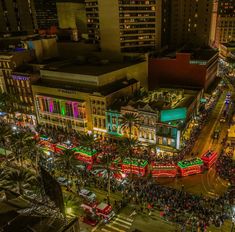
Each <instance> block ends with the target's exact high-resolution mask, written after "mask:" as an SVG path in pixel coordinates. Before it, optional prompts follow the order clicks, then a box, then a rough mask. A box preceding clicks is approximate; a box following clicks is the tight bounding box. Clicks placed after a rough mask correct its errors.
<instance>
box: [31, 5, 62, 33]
mask: <svg viewBox="0 0 235 232" xmlns="http://www.w3.org/2000/svg"><path fill="white" fill-rule="evenodd" d="M34 7H35V15H36V19H37V25H38V29H49V28H51V27H53V26H57V25H58V20H57V10H56V0H34Z"/></svg>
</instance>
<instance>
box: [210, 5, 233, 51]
mask: <svg viewBox="0 0 235 232" xmlns="http://www.w3.org/2000/svg"><path fill="white" fill-rule="evenodd" d="M234 40H235V4H234V1H233V0H219V1H218V18H217V29H216V35H215V46H216V47H219V45H220V44H221V43H227V42H230V41H234Z"/></svg>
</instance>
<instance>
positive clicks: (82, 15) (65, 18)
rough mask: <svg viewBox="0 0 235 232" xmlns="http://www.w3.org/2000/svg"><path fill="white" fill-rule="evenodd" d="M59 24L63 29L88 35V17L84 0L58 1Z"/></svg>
mask: <svg viewBox="0 0 235 232" xmlns="http://www.w3.org/2000/svg"><path fill="white" fill-rule="evenodd" d="M56 8H57V15H58V24H59V28H61V29H68V28H70V29H74V30H77V32H78V33H79V34H80V35H81V34H87V17H86V8H85V2H84V0H57V2H56Z"/></svg>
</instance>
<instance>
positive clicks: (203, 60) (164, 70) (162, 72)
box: [148, 49, 218, 89]
mask: <svg viewBox="0 0 235 232" xmlns="http://www.w3.org/2000/svg"><path fill="white" fill-rule="evenodd" d="M217 65H218V52H217V51H215V50H213V49H198V50H180V51H178V52H176V53H175V52H173V53H166V54H165V55H162V56H159V57H156V58H154V57H153V58H150V59H149V69H148V71H149V87H150V89H155V88H157V87H159V86H169V85H171V86H178V87H179V86H182V87H187V88H198V89H201V88H203V89H207V88H208V87H209V85H210V84H211V83H212V82H213V80H214V79H215V76H216V73H217Z"/></svg>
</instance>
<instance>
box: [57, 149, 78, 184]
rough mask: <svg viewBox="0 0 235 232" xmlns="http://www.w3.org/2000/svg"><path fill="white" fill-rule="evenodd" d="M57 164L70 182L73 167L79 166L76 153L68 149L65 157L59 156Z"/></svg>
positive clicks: (64, 154)
mask: <svg viewBox="0 0 235 232" xmlns="http://www.w3.org/2000/svg"><path fill="white" fill-rule="evenodd" d="M55 162H56V163H57V165H59V166H60V167H61V168H62V170H63V172H64V173H65V174H66V177H67V181H68V182H69V180H70V176H71V172H72V170H73V167H74V166H75V165H76V164H77V159H76V157H75V154H74V151H73V150H71V149H66V150H65V151H64V153H63V155H58V156H57V157H56V160H55ZM68 182H67V183H68ZM67 188H68V185H67Z"/></svg>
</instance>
